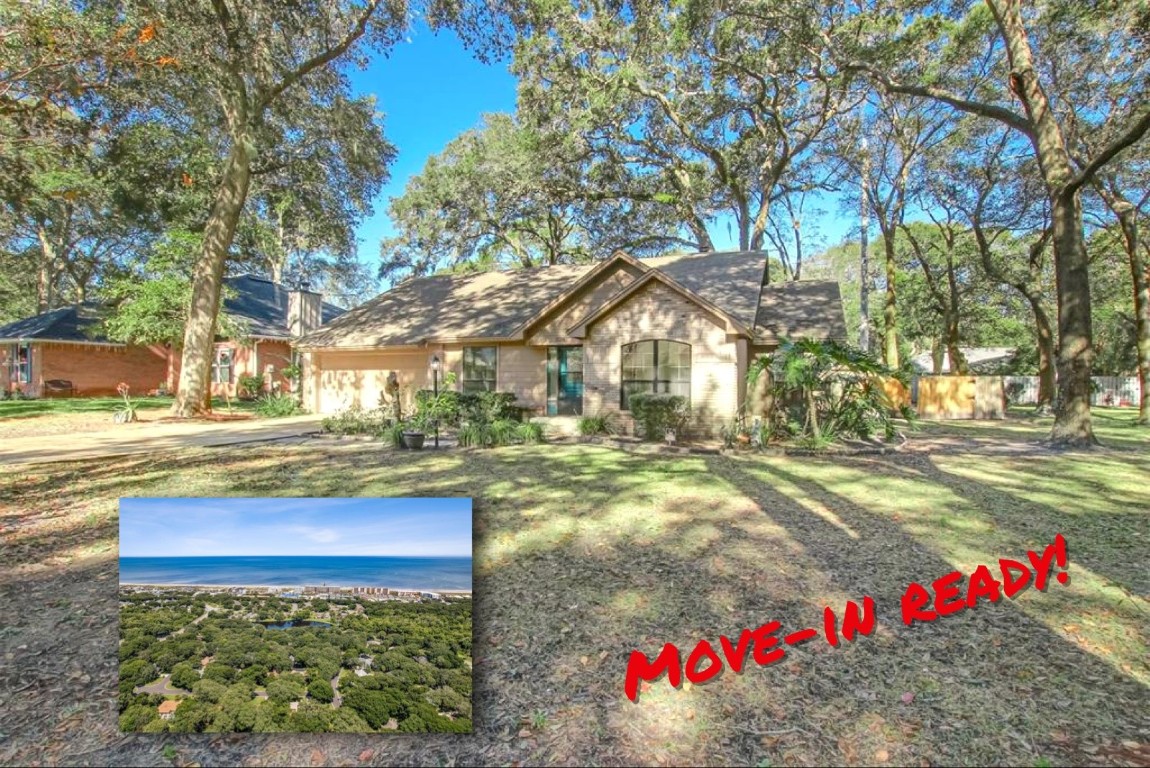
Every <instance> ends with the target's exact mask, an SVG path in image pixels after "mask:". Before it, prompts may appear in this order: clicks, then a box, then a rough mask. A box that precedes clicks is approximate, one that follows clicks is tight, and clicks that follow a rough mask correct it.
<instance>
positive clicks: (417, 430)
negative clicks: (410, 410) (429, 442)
mask: <svg viewBox="0 0 1150 768" xmlns="http://www.w3.org/2000/svg"><path fill="white" fill-rule="evenodd" d="M424 429H425V425H424V423H423V419H418V418H415V419H411V420H410V421H408V422H407V423H406V424H405V425H404V430H403V445H404V447H406V448H410V449H412V450H414V451H418V450H420V449H421V448H423V441H424V440H425V439H426V435H425V434H424Z"/></svg>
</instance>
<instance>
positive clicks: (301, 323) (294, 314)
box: [287, 283, 323, 336]
mask: <svg viewBox="0 0 1150 768" xmlns="http://www.w3.org/2000/svg"><path fill="white" fill-rule="evenodd" d="M322 305H323V295H322V294H319V293H316V292H315V291H310V290H308V285H307V283H304V284H303V285H300V286H299V287H298V288H295V289H294V290H292V291H291V292H289V293H288V306H287V325H288V330H289V331H290V332H291V335H292V336H302V335H304V334H305V333H308V332H310V331H314V330H315V329H316V328H318V327H319V326H320V325H322V324H323V315H322V312H321V307H322Z"/></svg>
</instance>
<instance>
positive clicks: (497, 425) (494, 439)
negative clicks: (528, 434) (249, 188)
mask: <svg viewBox="0 0 1150 768" xmlns="http://www.w3.org/2000/svg"><path fill="white" fill-rule="evenodd" d="M519 427H520V425H519V423H518V422H514V421H511V420H510V419H498V420H496V421H493V422H491V426H490V428H489V430H488V432H489V434H490V435H491V444H492V445H511V444H512V443H514V442H515V439H516V437H518V435H519Z"/></svg>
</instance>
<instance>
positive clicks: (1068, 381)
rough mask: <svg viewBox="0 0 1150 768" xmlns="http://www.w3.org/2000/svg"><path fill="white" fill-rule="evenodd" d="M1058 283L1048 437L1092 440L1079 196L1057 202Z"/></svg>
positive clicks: (1087, 284)
mask: <svg viewBox="0 0 1150 768" xmlns="http://www.w3.org/2000/svg"><path fill="white" fill-rule="evenodd" d="M1053 203H1054V205H1053V209H1052V212H1051V220H1052V224H1053V228H1054V269H1055V285H1056V287H1057V291H1058V363H1057V366H1058V405H1057V408H1056V409H1055V414H1054V426H1053V428H1052V429H1051V433H1050V439H1051V440H1052V441H1053V442H1055V443H1067V444H1074V445H1093V444H1095V443H1096V442H1097V441H1096V440H1095V439H1094V430H1093V428H1092V426H1091V422H1090V375H1091V373H1092V372H1093V367H1094V348H1093V346H1092V344H1091V340H1092V338H1093V328H1092V324H1091V317H1090V278H1089V275H1088V272H1087V258H1086V242H1085V235H1084V233H1083V231H1082V205H1081V203H1080V201H1079V199H1078V195H1076V194H1075V195H1070V196H1069V197H1067V196H1065V195H1058V196H1057V198H1056V199H1055V200H1054V201H1053Z"/></svg>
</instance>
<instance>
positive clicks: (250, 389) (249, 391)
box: [237, 375, 264, 400]
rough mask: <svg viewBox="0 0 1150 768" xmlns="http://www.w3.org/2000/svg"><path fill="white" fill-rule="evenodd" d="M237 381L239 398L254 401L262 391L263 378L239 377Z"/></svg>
mask: <svg viewBox="0 0 1150 768" xmlns="http://www.w3.org/2000/svg"><path fill="white" fill-rule="evenodd" d="M237 381H238V389H239V396H240V397H242V398H244V399H245V400H255V399H256V398H257V397H259V396H260V393H261V392H263V391H264V377H263V376H246V375H245V376H240V377H239V379H238V380H237Z"/></svg>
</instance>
